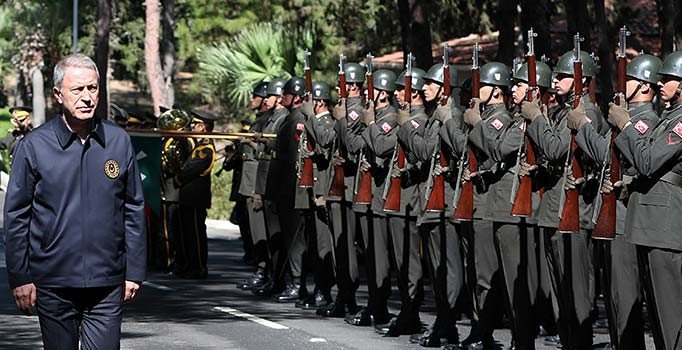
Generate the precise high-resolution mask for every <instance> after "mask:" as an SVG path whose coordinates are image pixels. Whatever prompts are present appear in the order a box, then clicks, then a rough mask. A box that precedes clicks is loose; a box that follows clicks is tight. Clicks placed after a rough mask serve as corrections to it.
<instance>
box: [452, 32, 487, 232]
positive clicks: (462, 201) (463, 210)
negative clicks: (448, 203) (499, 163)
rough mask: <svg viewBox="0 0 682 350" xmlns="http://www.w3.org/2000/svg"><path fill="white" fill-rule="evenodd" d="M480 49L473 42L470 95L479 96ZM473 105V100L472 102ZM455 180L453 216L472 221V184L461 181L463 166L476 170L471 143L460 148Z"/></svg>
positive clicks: (467, 137)
mask: <svg viewBox="0 0 682 350" xmlns="http://www.w3.org/2000/svg"><path fill="white" fill-rule="evenodd" d="M480 51H481V47H480V46H479V45H478V43H475V44H474V49H473V55H472V61H473V64H472V65H471V97H472V99H473V98H479V97H480V95H479V93H480V89H481V71H480V68H481V67H479V65H478V53H479V52H480ZM472 106H473V102H472ZM470 131H471V130H470V129H469V130H467V132H466V134H465V138H464V139H465V142H467V143H468V141H467V140H469V132H470ZM457 166H458V168H459V169H458V170H457V180H456V181H457V182H456V183H455V199H454V205H453V207H454V208H455V214H454V216H453V218H454V219H455V220H459V221H472V220H473V219H474V184H473V182H471V181H466V182H464V183H462V177H463V175H464V167H465V166H466V167H467V169H468V170H469V172H470V173H474V172H476V170H478V162H477V161H476V155H475V154H474V150H473V148H472V146H471V145H467V146H466V147H464V148H463V149H462V154H461V155H460V157H459V160H458V161H457Z"/></svg>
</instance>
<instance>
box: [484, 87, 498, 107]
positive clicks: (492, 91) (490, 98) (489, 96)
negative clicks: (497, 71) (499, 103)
mask: <svg viewBox="0 0 682 350" xmlns="http://www.w3.org/2000/svg"><path fill="white" fill-rule="evenodd" d="M490 87H492V88H493V89H492V90H490V95H488V98H487V99H486V100H485V102H483V106H487V105H488V102H490V100H492V99H493V93H494V92H495V88H496V87H495V86H492V85H490Z"/></svg>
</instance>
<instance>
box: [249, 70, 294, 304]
mask: <svg viewBox="0 0 682 350" xmlns="http://www.w3.org/2000/svg"><path fill="white" fill-rule="evenodd" d="M286 82H287V81H286V80H285V79H281V78H275V79H273V80H272V81H270V82H269V83H268V88H267V98H266V99H265V101H264V103H265V108H266V109H267V110H268V111H269V113H268V119H267V121H266V122H265V125H264V126H263V130H262V133H276V132H277V131H278V130H279V129H280V127H281V125H282V123H283V122H284V119H285V118H286V116H287V115H288V114H289V110H288V109H287V108H286V107H285V106H284V105H283V104H282V95H283V94H284V85H285V84H286ZM260 134H261V133H258V132H256V137H255V141H256V142H258V143H259V145H258V149H257V152H256V159H257V160H258V168H257V174H258V176H257V177H256V183H255V185H254V194H253V197H252V198H253V211H255V212H262V216H263V218H264V221H265V229H266V230H265V232H266V235H267V243H268V251H269V253H270V255H269V257H270V263H269V264H268V263H266V264H264V265H265V267H264V268H263V270H264V271H265V273H264V275H265V276H268V275H270V276H269V277H268V278H267V279H269V280H268V281H266V282H263V283H261V284H262V285H261V286H260V287H254V288H253V289H252V292H253V293H254V294H255V295H258V296H270V295H272V294H276V293H279V292H281V291H283V290H284V288H285V283H284V279H283V276H282V274H281V273H280V271H278V270H277V269H276V266H277V262H278V261H279V259H283V258H284V257H286V255H284V256H282V254H286V252H284V253H282V248H283V243H282V235H281V228H280V224H279V217H278V216H277V210H276V208H275V203H274V202H273V200H272V199H271V198H270V197H265V198H264V196H265V195H266V194H267V193H268V191H269V188H268V186H267V183H268V182H267V180H268V177H269V173H270V162H271V159H272V155H273V150H274V147H275V143H276V140H268V139H265V138H262V137H259V135H260Z"/></svg>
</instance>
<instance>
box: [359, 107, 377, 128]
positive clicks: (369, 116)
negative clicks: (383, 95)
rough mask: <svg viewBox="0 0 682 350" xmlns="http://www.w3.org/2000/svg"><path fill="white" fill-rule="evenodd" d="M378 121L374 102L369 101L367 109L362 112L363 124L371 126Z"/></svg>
mask: <svg viewBox="0 0 682 350" xmlns="http://www.w3.org/2000/svg"><path fill="white" fill-rule="evenodd" d="M375 120H376V113H375V112H374V101H369V106H367V109H365V110H364V111H362V123H363V124H365V125H367V126H370V125H372V124H373V123H374V121H375Z"/></svg>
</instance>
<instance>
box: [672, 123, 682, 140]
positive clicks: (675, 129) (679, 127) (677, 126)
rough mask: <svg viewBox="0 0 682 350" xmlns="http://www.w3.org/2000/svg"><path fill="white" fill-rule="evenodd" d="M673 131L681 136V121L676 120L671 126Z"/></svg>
mask: <svg viewBox="0 0 682 350" xmlns="http://www.w3.org/2000/svg"><path fill="white" fill-rule="evenodd" d="M673 132H674V133H675V134H677V136H679V137H681V138H682V122H678V123H677V125H675V127H674V128H673Z"/></svg>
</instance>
